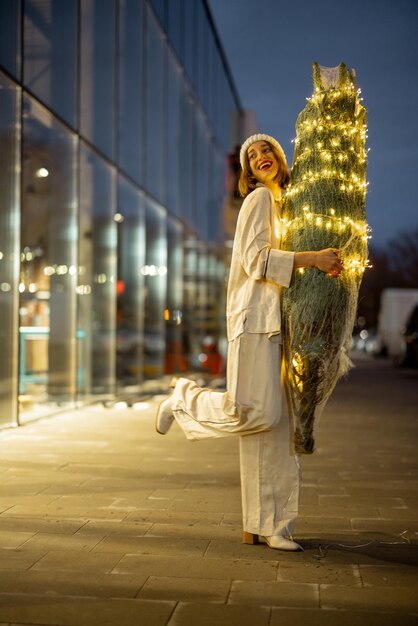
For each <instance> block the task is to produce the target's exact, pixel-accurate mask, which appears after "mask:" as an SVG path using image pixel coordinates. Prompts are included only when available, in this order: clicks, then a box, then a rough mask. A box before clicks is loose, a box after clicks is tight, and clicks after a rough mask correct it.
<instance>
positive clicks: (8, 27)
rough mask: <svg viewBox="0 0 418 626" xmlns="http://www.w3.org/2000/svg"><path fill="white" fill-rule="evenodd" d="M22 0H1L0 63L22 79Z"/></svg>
mask: <svg viewBox="0 0 418 626" xmlns="http://www.w3.org/2000/svg"><path fill="white" fill-rule="evenodd" d="M20 20H21V2H20V0H2V1H1V2H0V65H2V66H3V67H4V68H6V70H7V71H8V72H10V74H13V75H14V76H16V78H17V79H18V80H19V79H20V70H21V62H22V59H21V55H20V32H21V28H20Z"/></svg>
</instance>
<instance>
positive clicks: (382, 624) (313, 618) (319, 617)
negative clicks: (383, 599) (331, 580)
mask: <svg viewBox="0 0 418 626" xmlns="http://www.w3.org/2000/svg"><path fill="white" fill-rule="evenodd" d="M307 625H308V626H416V618H415V617H414V616H413V615H410V616H408V615H405V614H404V615H397V614H396V613H381V612H378V613H373V612H371V611H368V612H363V611H352V610H351V611H344V610H335V609H330V610H327V609H289V608H284V607H280V608H273V609H272V613H271V621H270V624H269V626H307Z"/></svg>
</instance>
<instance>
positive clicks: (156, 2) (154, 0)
mask: <svg viewBox="0 0 418 626" xmlns="http://www.w3.org/2000/svg"><path fill="white" fill-rule="evenodd" d="M168 1H169V2H170V0H168ZM177 1H178V0H177ZM171 2H172V0H171ZM151 4H152V6H153V9H154V11H155V14H156V15H157V17H158V19H159V20H160V22H161V24H162V25H163V26H165V25H166V7H165V0H151Z"/></svg>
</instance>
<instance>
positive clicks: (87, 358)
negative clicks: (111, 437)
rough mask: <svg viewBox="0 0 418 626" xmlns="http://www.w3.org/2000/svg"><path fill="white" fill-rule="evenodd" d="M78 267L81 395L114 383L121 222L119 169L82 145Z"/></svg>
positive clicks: (106, 388)
mask: <svg viewBox="0 0 418 626" xmlns="http://www.w3.org/2000/svg"><path fill="white" fill-rule="evenodd" d="M80 169H81V171H80V242H79V270H78V286H77V293H78V332H79V343H78V348H79V353H78V361H79V385H78V387H79V393H80V395H87V394H89V393H101V392H105V393H111V392H112V391H113V390H114V387H115V360H116V354H115V353H116V335H115V324H116V317H115V316H116V285H115V282H116V267H117V253H116V246H117V225H116V222H115V220H114V216H115V213H116V201H115V200H116V185H115V170H114V168H113V167H111V166H110V165H108V164H107V163H106V162H105V161H104V160H103V159H102V158H101V157H100V156H98V155H97V154H95V153H94V152H93V151H92V150H90V149H89V148H88V147H87V146H85V145H84V144H82V147H81V168H80Z"/></svg>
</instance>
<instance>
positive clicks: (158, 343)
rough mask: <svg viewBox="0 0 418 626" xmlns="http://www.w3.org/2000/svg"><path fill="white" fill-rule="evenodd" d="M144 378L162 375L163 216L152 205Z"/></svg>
mask: <svg viewBox="0 0 418 626" xmlns="http://www.w3.org/2000/svg"><path fill="white" fill-rule="evenodd" d="M141 272H142V274H143V275H144V278H145V291H144V295H145V326H144V375H145V377H147V378H151V377H154V376H161V375H162V374H163V372H164V353H165V326H164V310H165V308H166V291H167V235H166V215H165V212H164V211H163V210H162V209H161V208H160V207H159V206H157V205H156V204H155V203H153V202H151V201H148V202H147V205H146V257H145V265H144V266H143V267H142V268H141Z"/></svg>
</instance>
